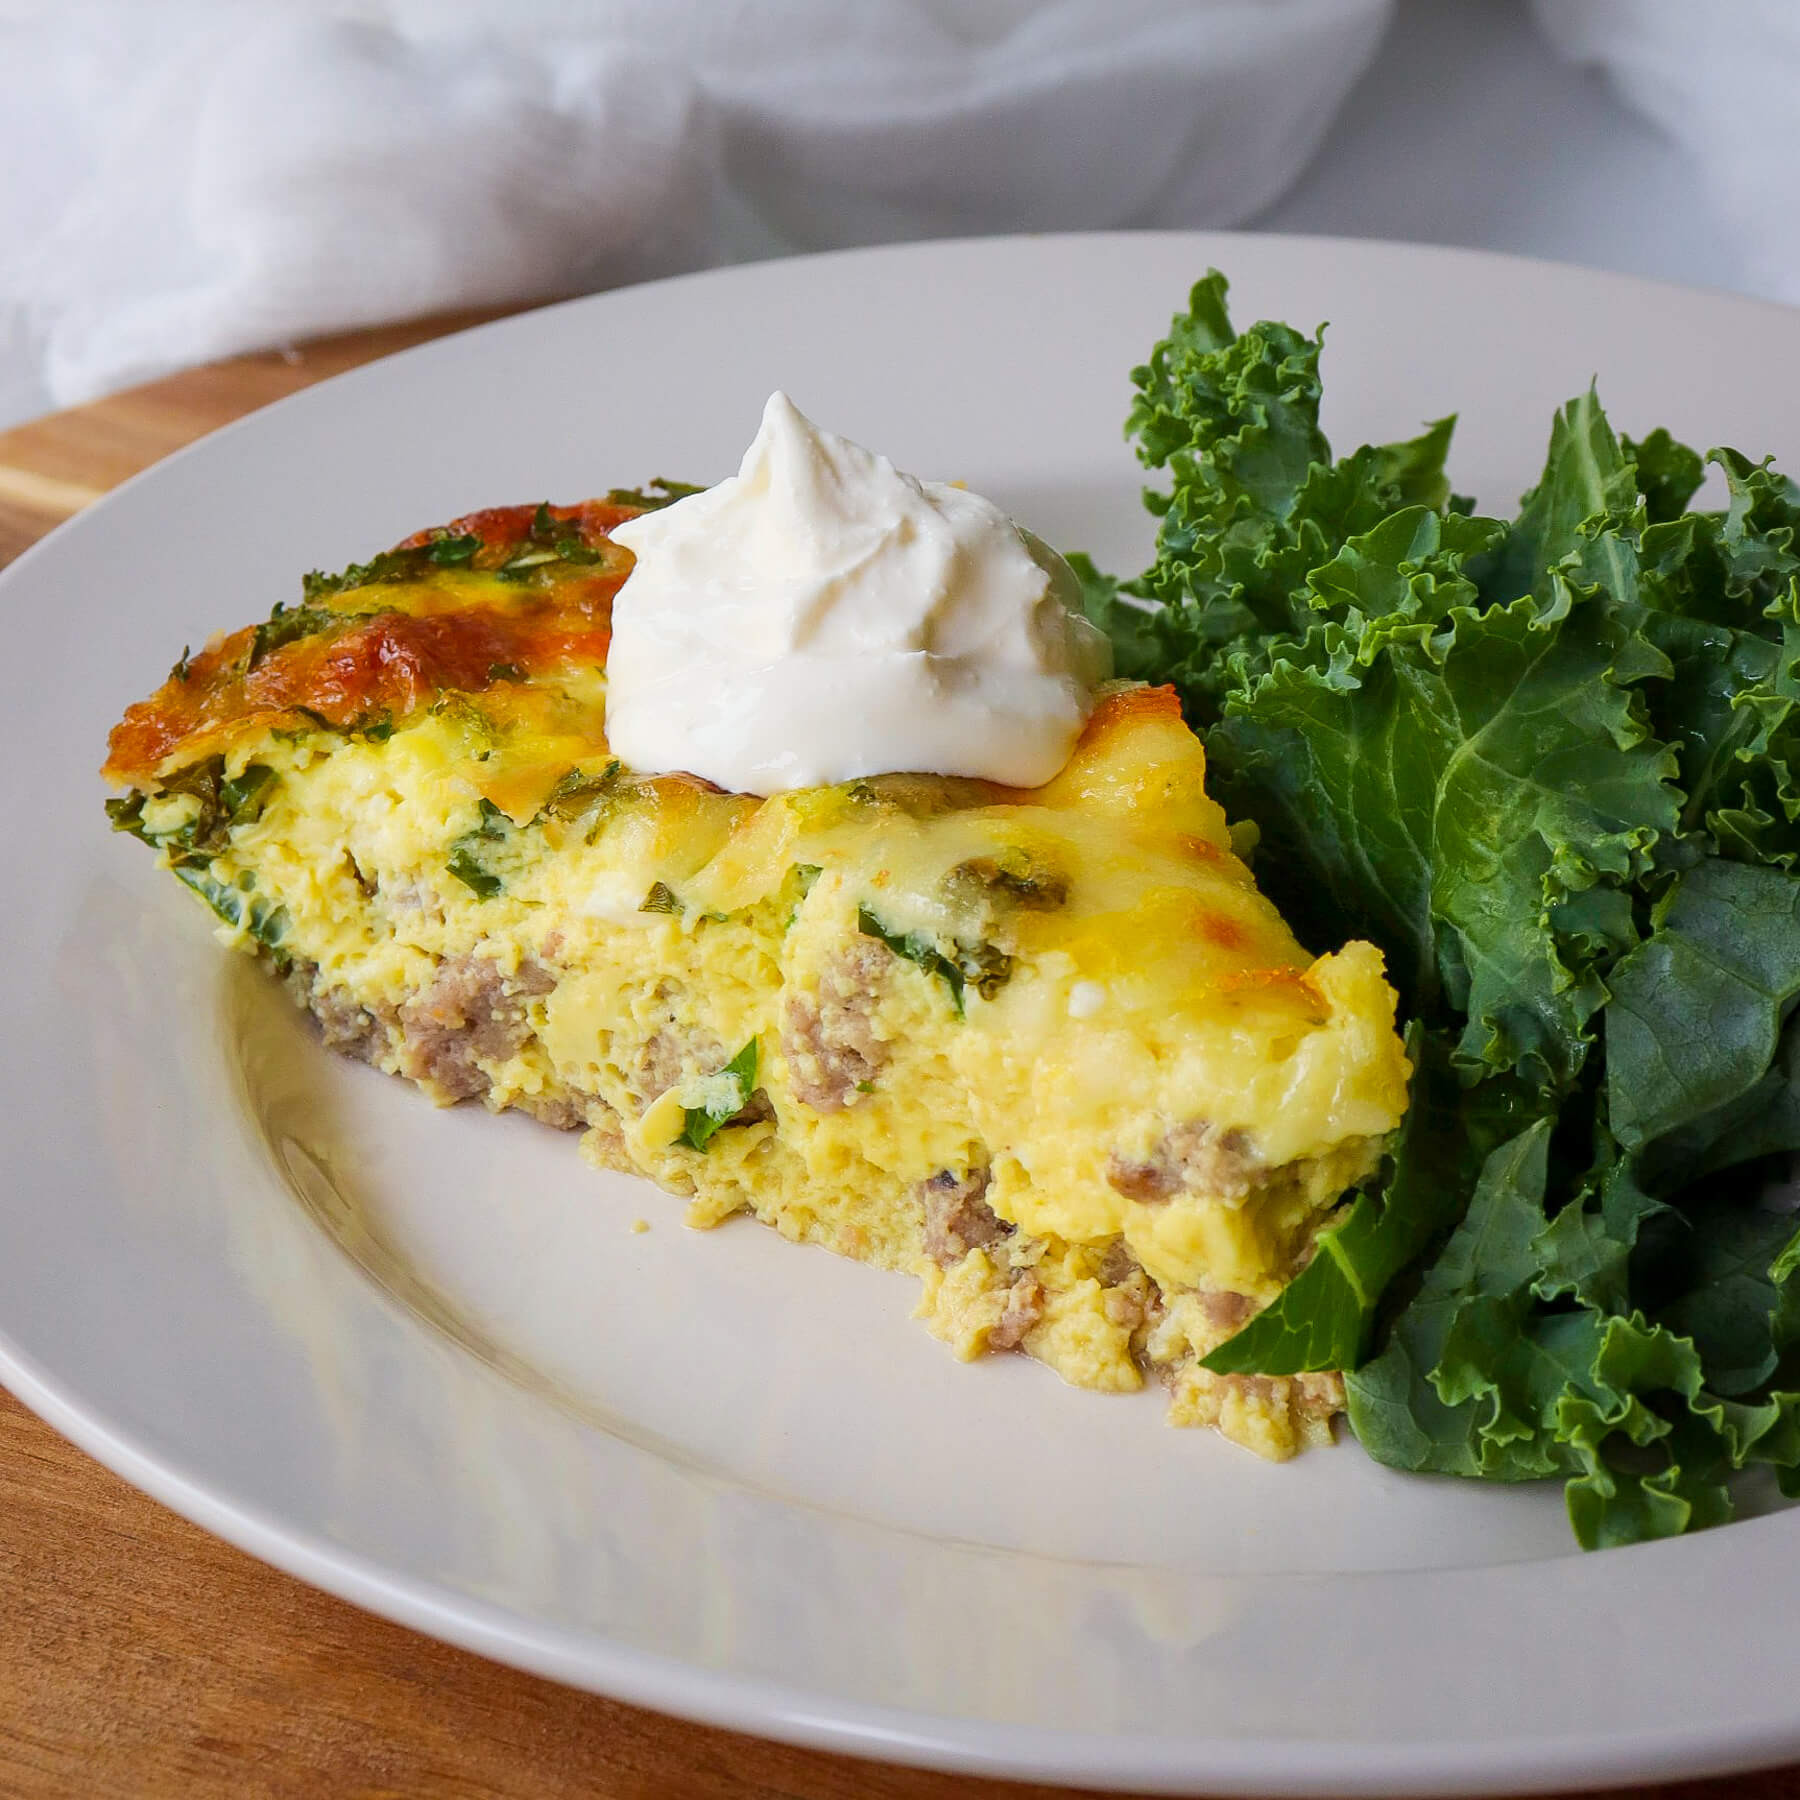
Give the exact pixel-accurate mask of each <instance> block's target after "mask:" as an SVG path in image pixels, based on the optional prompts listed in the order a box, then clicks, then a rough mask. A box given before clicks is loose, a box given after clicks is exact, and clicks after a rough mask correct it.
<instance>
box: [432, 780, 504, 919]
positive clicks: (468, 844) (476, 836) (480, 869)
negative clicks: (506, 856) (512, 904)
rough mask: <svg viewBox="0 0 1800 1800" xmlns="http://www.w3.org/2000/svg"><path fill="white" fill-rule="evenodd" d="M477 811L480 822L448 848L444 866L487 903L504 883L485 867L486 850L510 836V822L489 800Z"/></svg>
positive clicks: (483, 801) (482, 803)
mask: <svg viewBox="0 0 1800 1800" xmlns="http://www.w3.org/2000/svg"><path fill="white" fill-rule="evenodd" d="M479 811H480V823H479V824H477V825H476V826H475V828H474V829H473V830H472V831H465V832H464V833H463V835H462V836H461V837H459V838H458V839H457V840H456V842H455V843H454V844H452V845H451V846H450V854H449V856H448V857H447V858H446V859H445V862H444V867H445V868H446V869H448V870H449V871H450V873H451V874H452V875H454V876H455V877H456V879H457V880H458V881H460V882H461V883H462V884H463V885H464V886H465V887H467V888H469V889H471V890H472V891H473V892H474V894H475V895H476V897H477V898H478V899H481V900H491V899H493V897H494V896H495V895H496V894H497V893H499V892H500V890H501V889H502V888H503V887H504V886H505V885H506V884H505V882H504V881H502V880H501V878H500V877H499V876H498V875H496V874H495V873H494V872H493V870H492V869H490V868H489V867H488V864H487V858H486V849H487V846H489V845H491V844H497V843H502V842H504V841H505V840H506V839H507V838H508V837H510V836H511V835H512V821H511V820H510V819H509V818H507V816H506V814H505V813H503V812H502V811H501V810H500V808H499V807H497V806H496V805H495V804H494V803H493V801H491V800H487V799H484V800H482V801H481V803H480V808H479Z"/></svg>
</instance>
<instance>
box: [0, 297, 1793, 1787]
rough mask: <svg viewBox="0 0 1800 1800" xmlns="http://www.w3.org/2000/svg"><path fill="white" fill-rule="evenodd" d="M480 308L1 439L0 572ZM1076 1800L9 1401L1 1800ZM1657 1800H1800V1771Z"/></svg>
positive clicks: (1, 1563) (264, 362)
mask: <svg viewBox="0 0 1800 1800" xmlns="http://www.w3.org/2000/svg"><path fill="white" fill-rule="evenodd" d="M480 316H491V315H464V316H461V317H458V318H454V319H439V320H432V321H426V322H423V323H418V324H411V325H402V326H394V327H390V328H387V329H384V330H380V331H370V332H361V333H358V334H356V335H354V336H350V337H345V338H339V339H335V340H332V341H331V342H329V343H322V344H315V345H308V346H303V347H301V348H299V349H295V350H290V351H285V352H281V353H270V354H267V355H259V356H249V357H242V358H239V359H237V360H235V361H232V362H228V363H221V364H217V365H215V366H212V367H209V368H204V369H196V370H192V371H190V372H188V373H186V374H182V375H177V376H173V377H171V378H169V379H168V380H165V381H160V382H156V383H154V384H152V385H150V386H148V387H144V388H139V389H137V390H135V391H133V392H131V393H127V394H120V395H116V396H114V397H112V398H110V399H107V400H102V401H99V402H97V403H95V404H94V405H91V406H85V407H81V408H78V409H76V410H74V411H72V412H65V413H58V414H55V415H53V416H51V417H50V418H47V419H42V420H38V421H35V422H34V423H31V424H29V425H24V426H21V427H19V428H17V429H16V430H14V431H11V432H8V433H4V434H0V563H5V562H7V561H10V560H11V559H12V558H13V557H14V556H17V555H18V554H19V553H20V552H21V551H22V550H24V549H25V548H26V547H27V546H28V545H29V544H30V543H32V542H33V541H34V540H35V539H37V538H38V537H40V536H42V535H43V534H44V533H45V532H46V531H48V530H50V529H51V528H52V527H53V526H55V525H58V524H60V523H61V522H62V521H63V520H64V519H65V518H68V517H69V516H71V515H72V514H73V513H75V512H77V511H79V510H80V509H81V508H82V507H83V506H85V505H87V504H88V503H89V502H90V501H91V500H94V499H96V498H98V497H99V495H101V494H102V493H104V492H105V491H106V490H107V489H108V488H110V487H113V486H116V485H117V484H118V483H119V482H121V481H123V480H124V479H126V478H127V477H128V476H130V475H133V474H135V473H137V471H138V470H139V469H142V468H145V467H147V466H148V465H149V464H150V463H152V462H155V461H156V460H157V459H158V458H160V457H162V456H165V455H167V454H168V453H169V452H171V451H173V450H176V449H179V448H180V447H181V446H182V445H183V444H186V443H188V442H190V441H191V440H192V439H194V438H196V437H198V436H200V435H201V434H202V433H203V432H206V431H210V430H212V429H213V428H215V427H216V426H219V425H223V424H226V423H228V422H229V421H230V420H232V419H234V418H237V417H239V416H240V415H241V414H243V413H246V412H249V411H251V410H253V409H254V408H256V407H258V406H262V405H265V404H267V403H268V402H269V401H271V400H276V399H279V398H280V397H281V396H282V395H284V394H288V393H292V392H294V391H296V390H297V389H299V388H302V387H305V386H307V385H309V384H310V383H312V382H314V381H318V380H321V379H323V378H324V377H325V376H327V375H334V374H336V373H338V372H339V371H340V370H343V369H347V368H351V367H354V366H355V365H357V364H358V363H362V362H366V361H368V360H370V359H371V358H373V357H376V356H381V355H385V354H387V353H388V352H389V351H392V350H397V349H401V348H404V347H405V346H407V345H409V344H414V343H419V342H422V341H424V340H425V339H427V338H430V337H434V336H437V335H439V334H440V333H442V332H444V331H447V330H451V329H455V328H456V327H457V326H460V325H466V324H470V323H473V322H474V321H475V318H476V317H480ZM1796 1706H1797V1707H1800V1698H1797V1699H1796ZM1070 1791H1071V1790H1067V1789H1061V1788H1048V1787H1041V1786H1019V1785H1014V1784H1011V1783H1001V1782H988V1781H974V1780H968V1779H964V1778H961V1777H953V1776H943V1775H933V1774H929V1773H925V1772H922V1771H917V1770H909V1769H899V1768H893V1767H889V1766H886V1765H878V1764H874V1763H864V1762H856V1761H852V1760H850V1759H847V1758H843V1757H836V1756H825V1755H820V1754H817V1753H815V1752H811V1751H804V1750H794V1749H789V1748H786V1747H784V1746H781V1745H777V1744H771V1743H765V1742H762V1741H760V1740H758V1739H754V1738H747V1737H741V1736H738V1735H736V1734H734V1733H731V1732H724V1731H715V1730H711V1729H708V1728H705V1727H701V1726H696V1725H688V1724H684V1723H682V1722H680V1721H677V1720H674V1719H668V1718H664V1717H662V1716H661V1715H660V1714H656V1713H649V1712H644V1711H641V1710H639V1709H638V1708H635V1707H629V1706H622V1705H619V1704H618V1703H616V1702H614V1701H610V1700H603V1699H599V1698H596V1697H595V1696H592V1695H589V1694H581V1693H577V1692H575V1691H573V1690H572V1689H568V1688H562V1687H558V1686H556V1685H555V1684H553V1683H551V1682H547V1681H541V1680H538V1679H537V1678H536V1677H533V1676H529V1675H521V1674H517V1673H515V1672H514V1671H512V1670H510V1669H504V1668H501V1667H499V1666H498V1665H496V1664H493V1663H489V1662H485V1661H483V1660H482V1659H481V1658H479V1657H475V1656H471V1655H468V1654H467V1653H466V1652H464V1651H460V1650H453V1649H450V1648H448V1647H447V1646H445V1645H442V1644H439V1643H436V1642H434V1641H432V1640H431V1639H429V1638H423V1637H419V1636H417V1635H415V1634H414V1633H412V1632H410V1631H407V1630H405V1629H404V1628H402V1627H400V1626H398V1625H390V1624H388V1623H386V1622H385V1621H383V1620H380V1619H376V1618H374V1617H371V1616H370V1615H369V1614H367V1613H362V1612H358V1611H357V1610H356V1609H355V1608H353V1607H350V1606H347V1605H345V1604H344V1603H343V1602H342V1601H339V1600H334V1599H331V1598H330V1597H328V1596H327V1595H324V1594H321V1593H318V1592H316V1591H315V1590H313V1589H311V1588H308V1587H306V1586H304V1585H302V1584H301V1583H300V1582H297V1581H294V1580H293V1579H291V1578H290V1577H288V1576H286V1575H281V1574H278V1573H277V1572H275V1571H274V1570H272V1569H268V1568H265V1567H264V1566H263V1565H262V1564H261V1563H258V1562H256V1561H254V1560H252V1559H251V1558H250V1557H248V1556H245V1555H243V1554H242V1553H241V1552H240V1551H237V1550H234V1549H232V1548H230V1547H229V1546H228V1545H226V1544H223V1543H221V1542H219V1541H218V1540H217V1539H215V1538H211V1537H208V1536H207V1535H206V1533H204V1532H203V1531H201V1530H199V1529H198V1528H197V1527H195V1526H192V1525H189V1524H188V1523H187V1522H186V1521H185V1520H182V1519H179V1518H177V1517H176V1516H175V1515H174V1514H173V1513H170V1512H167V1511H165V1510H164V1509H163V1508H162V1507H160V1506H158V1505H157V1504H156V1503H155V1502H154V1501H152V1500H149V1499H146V1498H145V1497H144V1496H143V1495H142V1494H139V1493H138V1492H136V1491H135V1490H134V1489H132V1488H129V1487H127V1486H126V1485H125V1483H123V1482H122V1481H120V1480H118V1479H117V1478H116V1477H115V1476H113V1475H111V1474H109V1473H108V1472H107V1471H106V1470H104V1469H102V1468H101V1467H100V1466H99V1465H98V1464H97V1463H94V1462H92V1461H90V1460H89V1459H88V1458H87V1457H85V1456H84V1455H82V1453H81V1452H80V1451H78V1450H76V1449H75V1448H74V1447H73V1446H71V1445H70V1444H68V1443H66V1442H65V1441H64V1440H63V1439H61V1438H60V1437H58V1436H57V1435H56V1433H55V1432H53V1431H51V1430H50V1428H49V1427H48V1426H46V1425H44V1424H43V1423H41V1422H40V1421H39V1420H37V1419H36V1418H34V1417H33V1416H32V1415H31V1414H30V1413H28V1412H26V1411H25V1409H24V1408H23V1407H21V1406H20V1405H19V1404H18V1403H17V1402H16V1401H15V1400H13V1399H12V1397H11V1396H10V1395H7V1394H5V1393H4V1392H0V1797H4V1800H47V1797H50V1796H56V1797H59V1800H60V1797H62V1796H70V1797H75V1796H80V1797H82V1800H90V1797H91V1800H115V1797H116V1800H161V1797H163V1796H171V1797H172V1796H176V1795H179V1796H181V1797H182V1800H227V1797H230V1800H241V1797H243V1796H253V1795H276V1796H289V1795H291V1796H295V1797H296V1800H301V1797H305V1800H311V1797H313V1796H332V1797H338V1796H343V1797H359V1800H376V1797H377V1796H380V1797H383V1800H390V1797H398V1796H413V1795H420V1796H446V1797H449V1800H485V1797H487V1796H495V1797H497V1800H514V1797H517V1800H565V1797H567V1800H573V1797H574V1796H578V1795H579V1796H583V1797H586V1800H689V1797H690V1796H692V1797H700V1796H707V1797H717V1800H776V1797H781V1800H1008V1797H1009V1796H1010V1797H1011V1800H1055V1797H1057V1796H1065V1797H1066V1796H1067V1795H1068V1794H1069V1793H1070ZM1656 1792H1657V1793H1658V1795H1659V1796H1661V1800H1800V1766H1796V1767H1793V1768H1787V1769H1778V1770H1772V1771H1768V1772H1765V1773H1762V1774H1757V1775H1746V1776H1738V1777H1733V1778H1729V1779H1724V1780H1719V1781H1705V1782H1687V1783H1678V1784H1676V1785H1674V1786H1671V1787H1667V1788H1662V1789H1658V1790H1656Z"/></svg>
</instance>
